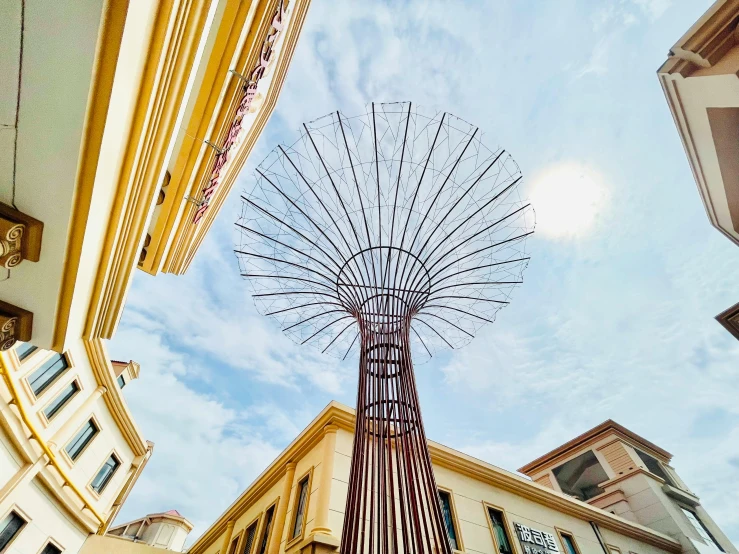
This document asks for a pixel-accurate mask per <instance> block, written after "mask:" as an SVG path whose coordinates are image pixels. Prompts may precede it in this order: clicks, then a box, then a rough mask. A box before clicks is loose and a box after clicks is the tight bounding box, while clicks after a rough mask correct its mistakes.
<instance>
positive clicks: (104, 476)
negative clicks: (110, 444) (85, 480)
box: [90, 454, 121, 494]
mask: <svg viewBox="0 0 739 554" xmlns="http://www.w3.org/2000/svg"><path fill="white" fill-rule="evenodd" d="M119 467H121V461H120V460H119V459H118V458H117V457H116V455H115V454H111V455H110V458H108V461H107V462H105V463H104V464H103V467H101V468H100V471H98V474H97V475H96V476H95V479H93V480H92V483H91V484H90V486H91V487H92V490H94V491H95V492H96V493H98V494H100V493H101V492H103V489H104V488H105V486H106V485H107V484H108V483H109V482H110V480H111V479H112V478H113V474H114V473H115V472H116V470H117V469H118V468H119Z"/></svg>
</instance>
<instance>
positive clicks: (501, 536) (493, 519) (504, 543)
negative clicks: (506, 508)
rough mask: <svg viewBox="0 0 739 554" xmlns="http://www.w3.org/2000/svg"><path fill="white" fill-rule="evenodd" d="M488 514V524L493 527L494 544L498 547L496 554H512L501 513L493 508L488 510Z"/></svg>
mask: <svg viewBox="0 0 739 554" xmlns="http://www.w3.org/2000/svg"><path fill="white" fill-rule="evenodd" d="M488 514H489V515H490V523H491V525H492V526H493V535H494V536H495V544H496V546H497V547H498V552H499V553H500V554H513V549H512V548H511V541H510V539H509V538H508V532H507V531H506V528H505V521H504V519H503V512H501V511H500V510H496V509H495V508H488Z"/></svg>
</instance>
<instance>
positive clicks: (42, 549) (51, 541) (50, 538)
mask: <svg viewBox="0 0 739 554" xmlns="http://www.w3.org/2000/svg"><path fill="white" fill-rule="evenodd" d="M50 544H52V545H54V546H56V547H57V548H58V549H59V551H60V552H62V553H63V552H64V547H63V546H62V545H61V544H59V542H58V541H55V540H54V539H53V538H52V537H48V538H47V539H46V542H44V544H43V545H42V546H41V548H40V549H39V551H38V554H41V553H42V552H43V551H44V549H45V548H46V547H47V546H49V545H50Z"/></svg>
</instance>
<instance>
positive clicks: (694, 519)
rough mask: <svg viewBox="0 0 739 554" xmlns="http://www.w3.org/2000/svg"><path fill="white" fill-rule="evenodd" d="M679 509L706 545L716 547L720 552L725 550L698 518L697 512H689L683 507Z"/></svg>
mask: <svg viewBox="0 0 739 554" xmlns="http://www.w3.org/2000/svg"><path fill="white" fill-rule="evenodd" d="M681 510H682V511H683V513H684V514H685V517H687V518H688V521H689V522H690V524H691V525H692V526H693V528H694V529H695V530H696V532H697V533H698V535H699V536H700V538H701V539H703V542H704V543H706V544H707V545H708V546H712V547H714V548H717V549H718V550H720V551H721V552H725V550H724V549H723V548H721V545H720V544H719V543H718V542H717V541H716V539H715V538H713V535H712V534H711V532H710V531H709V530H708V528H707V527H706V526H705V525H704V524H703V522H702V521H701V520H700V519H699V518H698V514H696V513H694V512H691V511H690V510H686V509H685V508H681Z"/></svg>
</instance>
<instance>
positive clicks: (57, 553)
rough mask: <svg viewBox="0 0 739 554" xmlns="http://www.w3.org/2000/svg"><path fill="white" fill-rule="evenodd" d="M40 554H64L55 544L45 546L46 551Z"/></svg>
mask: <svg viewBox="0 0 739 554" xmlns="http://www.w3.org/2000/svg"><path fill="white" fill-rule="evenodd" d="M40 554H62V549H61V548H59V547H58V546H57V545H55V544H54V543H51V542H50V543H48V544H47V545H46V546H44V549H43V550H42V551H41V552H40Z"/></svg>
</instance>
